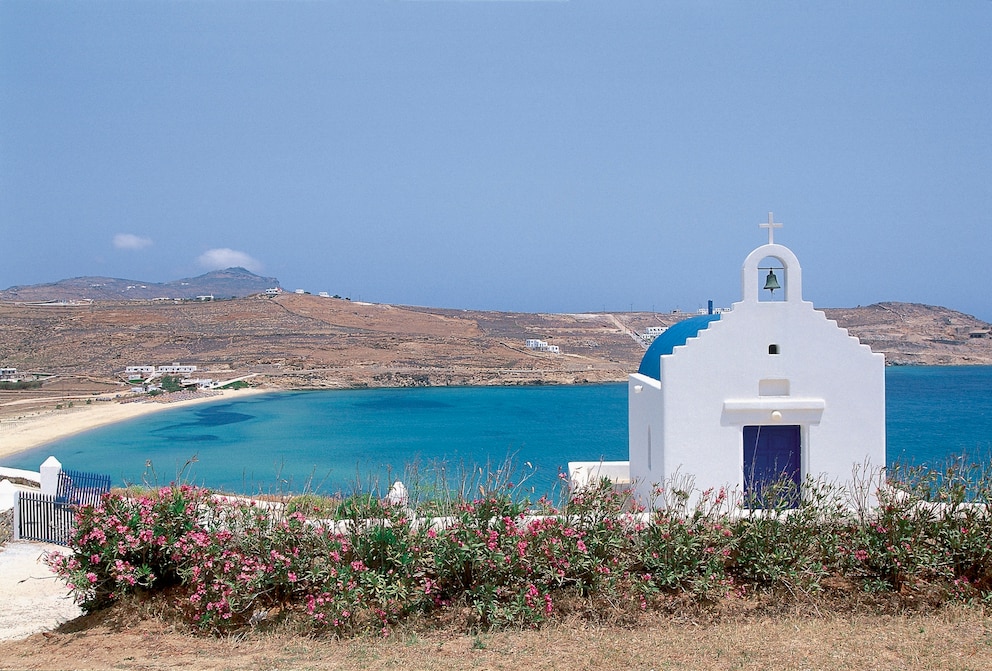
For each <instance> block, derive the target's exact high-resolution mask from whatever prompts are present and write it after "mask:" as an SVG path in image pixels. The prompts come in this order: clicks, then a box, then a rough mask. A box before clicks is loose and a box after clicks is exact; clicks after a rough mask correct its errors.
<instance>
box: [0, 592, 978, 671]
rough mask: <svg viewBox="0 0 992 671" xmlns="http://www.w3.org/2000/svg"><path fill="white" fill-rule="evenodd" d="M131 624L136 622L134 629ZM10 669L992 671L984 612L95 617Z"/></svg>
mask: <svg viewBox="0 0 992 671" xmlns="http://www.w3.org/2000/svg"><path fill="white" fill-rule="evenodd" d="M128 619H130V621H128ZM0 668H2V669H111V668H113V669H205V670H213V669H217V670H221V669H229V670H231V671H242V670H243V671H258V670H259V669H346V670H352V669H397V668H399V669H403V668H405V669H438V670H441V671H444V670H447V669H452V670H455V669H508V670H513V671H519V670H520V669H574V670H580V669H616V668H622V669H644V670H647V669H655V670H657V671H662V670H663V669H672V670H675V669H678V670H680V671H682V670H686V669H811V670H820V669H823V670H826V669H830V670H843V669H872V670H875V669H878V670H882V669H885V670H888V669H935V670H936V669H940V670H946V671H959V670H960V671H964V670H977V669H990V668H992V627H990V622H989V620H988V618H986V617H984V616H983V615H982V614H981V612H980V611H978V610H975V609H966V608H963V607H962V608H952V609H949V610H945V611H943V612H941V613H939V614H936V615H892V616H868V615H831V616H824V617H802V616H798V615H794V616H777V617H768V616H763V615H753V616H742V617H735V618H732V619H729V620H724V621H717V622H708V623H704V622H696V621H692V620H687V619H675V618H672V617H666V616H660V615H653V616H648V617H645V618H643V619H642V621H641V622H639V623H637V624H636V625H634V626H630V627H619V626H591V625H588V624H586V623H584V622H581V621H579V622H566V623H562V624H555V625H551V626H547V627H545V628H543V629H540V630H527V631H512V632H502V633H482V634H466V633H461V632H452V631H448V632H433V633H424V632H415V631H409V632H405V633H399V634H395V635H394V636H392V637H390V638H388V639H370V638H360V639H355V640H326V639H315V638H311V637H305V636H298V635H293V634H292V633H291V632H273V633H269V634H251V635H248V636H240V637H232V638H209V637H207V638H202V637H193V636H190V635H187V634H183V633H180V632H177V631H175V630H173V629H171V628H170V627H169V626H168V625H166V624H164V623H163V622H161V621H159V620H156V619H151V620H142V621H136V619H135V617H134V615H133V613H132V615H131V617H130V618H128V617H126V616H121V615H116V616H115V615H107V614H103V615H95V616H90V617H89V618H83V619H81V620H79V621H76V622H73V623H69V624H68V625H66V626H64V627H62V628H61V629H60V630H58V631H56V632H52V633H46V634H35V635H34V636H31V637H30V638H27V639H25V640H22V641H16V642H6V643H0Z"/></svg>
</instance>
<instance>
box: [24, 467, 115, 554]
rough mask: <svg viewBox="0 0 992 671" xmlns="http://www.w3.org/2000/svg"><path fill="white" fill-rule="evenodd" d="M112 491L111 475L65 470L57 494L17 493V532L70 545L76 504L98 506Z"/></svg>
mask: <svg viewBox="0 0 992 671" xmlns="http://www.w3.org/2000/svg"><path fill="white" fill-rule="evenodd" d="M109 491H110V476H109V475H101V474H99V473H84V472H82V471H61V472H60V473H59V483H58V489H57V493H56V495H55V496H51V495H48V494H42V493H41V492H25V491H21V492H19V493H18V496H17V506H16V509H15V515H14V532H15V535H16V537H17V538H25V539H29V540H35V541H43V542H45V543H55V544H57V545H66V546H68V545H69V540H70V539H71V538H72V531H73V528H74V527H75V522H76V508H78V507H79V506H97V505H100V500H101V499H102V498H103V495H104V494H106V493H107V492H109Z"/></svg>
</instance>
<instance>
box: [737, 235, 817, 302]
mask: <svg viewBox="0 0 992 671" xmlns="http://www.w3.org/2000/svg"><path fill="white" fill-rule="evenodd" d="M767 257H771V258H773V259H775V260H777V261H778V262H779V263H781V264H782V275H783V276H782V277H781V278H778V279H779V282H780V283H781V285H782V288H783V290H784V292H785V299H784V300H785V302H787V303H788V302H800V301H802V299H803V271H802V268H801V267H800V266H799V259H798V258H796V255H795V254H793V253H792V250H790V249H789V248H788V247H785V246H783V245H776V244H774V243H773V244H768V245H762V246H761V247H758V248H757V249H755V250H754V251H753V252H751V253H750V254H748V255H747V258H746V259H744V265H743V267H742V268H741V299H742V300H743V301H744V302H745V303H757V302H758V301H759V300H760V297H761V291H762V287H764V286H765V285H764V282H765V279H766V278H765V277H764V276H762V275H761V271H760V270H759V268H761V267H763V266H762V263H761V262H762V261H763V260H764V259H766V258H767Z"/></svg>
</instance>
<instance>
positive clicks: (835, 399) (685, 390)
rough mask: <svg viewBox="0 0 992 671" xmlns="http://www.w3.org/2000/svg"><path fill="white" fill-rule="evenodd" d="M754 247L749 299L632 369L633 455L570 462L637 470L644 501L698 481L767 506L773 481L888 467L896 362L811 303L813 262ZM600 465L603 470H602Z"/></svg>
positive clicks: (633, 477)
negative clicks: (806, 280)
mask: <svg viewBox="0 0 992 671" xmlns="http://www.w3.org/2000/svg"><path fill="white" fill-rule="evenodd" d="M780 226H781V224H778V223H774V221H773V217H772V215H771V214H769V215H768V222H767V223H763V224H761V227H762V228H767V229H768V243H767V244H765V245H762V246H760V247H758V248H757V249H755V250H754V251H752V252H751V253H750V254H748V256H747V258H746V259H745V260H744V265H743V267H742V269H741V293H742V296H741V301H740V302H738V303H734V304H733V306H732V308H731V309H730V310H729V311H727V312H723V313H720V314H712V315H702V316H697V317H692V318H690V319H687V320H685V321H682V322H679V323H677V324H674V325H673V326H671V327H670V328H669V329H668V330H666V331H665V332H664V333H662V334H661V335H660V336H658V337H657V338H656V339H655V340H654V342H653V343H652V344H651V346H650V347H649V348H648V350H647V352H646V353H645V355H644V358H643V360H642V361H641V365H640V368H639V369H638V371H637V372H636V373H634V374H632V375H630V376H629V381H628V394H629V397H628V413H629V419H628V421H629V446H630V461H629V463H627V464H624V463H623V462H613V463H612V464H611V463H603V464H600V465H599V467H598V469H597V468H596V467H595V466H594V465H593V464H589V463H586V464H570V471H573V473H576V472H581V471H582V470H583V469H585V470H586V471H587V472H588V473H587V475H586V477H587V478H588V477H600V476H607V477H613V478H614V479H615V480H620V479H624V474H623V473H621V472H620V471H627V477H628V478H629V481H630V482H631V483H632V485H633V486H634V488H635V491H636V493H637V496H638V498H639V499H640V500H641V501H642V502H645V503H647V502H649V501H651V500H652V497H651V492H652V489H653V488H654V486H655V485H664V484H665V483H670V482H672V481H673V479H674V478H676V477H683V478H684V477H687V476H688V477H690V478H691V479H692V480H693V481H694V484H695V487H696V488H697V490H701V489H705V488H709V487H714V488H719V487H724V486H726V487H728V488H730V490H731V491H732V492H735V493H736V494H737V495H740V496H742V497H743V500H744V501H752V502H755V501H757V502H759V503H758V504H755V507H760V501H761V500H762V499H761V495H762V488H763V487H764V486H765V485H766V484H768V483H769V482H770V481H776V480H781V479H783V478H784V479H787V480H791V481H792V482H793V483H794V484H795V488H796V491H797V492H798V493H799V494H801V487H802V483H803V482H804V481H805V480H806V478H807V477H811V478H814V479H822V480H824V481H826V482H831V483H837V484H841V485H844V484H846V483H849V482H850V481H851V479H852V477H855V474H856V473H858V472H861V473H867V472H869V471H871V470H874V471H875V472H878V470H879V469H881V468H884V466H885V359H884V357H883V355H881V354H876V353H873V352H872V351H871V349H870V348H869V347H868V346H866V345H862V344H861V343H860V342H859V341H858V339H857V338H855V337H853V336H850V335H848V333H847V331H846V330H844V329H842V328H840V327H838V326H837V324H836V323H835V322H833V321H830V320H828V319H827V318H826V316H825V315H824V314H823V313H822V312H819V311H817V310H814V309H813V304H812V303H810V302H807V301H804V300H803V296H802V269H801V268H800V266H799V260H798V259H797V258H796V255H795V254H793V253H792V251H791V250H790V249H789V248H787V247H785V246H783V245H781V244H776V243H775V240H774V234H775V229H776V228H779V227H780ZM593 471H601V472H599V473H598V474H597V473H596V472H593Z"/></svg>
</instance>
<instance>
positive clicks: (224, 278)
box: [0, 267, 280, 301]
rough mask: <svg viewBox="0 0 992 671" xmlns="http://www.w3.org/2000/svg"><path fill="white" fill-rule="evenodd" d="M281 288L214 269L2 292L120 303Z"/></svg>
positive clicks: (10, 297)
mask: <svg viewBox="0 0 992 671" xmlns="http://www.w3.org/2000/svg"><path fill="white" fill-rule="evenodd" d="M273 287H276V288H280V285H279V280H278V279H276V278H275V277H262V276H260V275H256V274H255V273H253V272H251V271H249V270H246V269H244V268H240V267H236V268H227V269H226V270H214V271H211V272H209V273H204V274H203V275H198V276H197V277H187V278H184V279H181V280H173V281H171V282H143V281H139V280H126V279H120V278H116V277H73V278H71V279H67V280H59V281H58V282H52V283H49V284H31V285H25V286H15V287H10V288H9V289H4V290H2V291H0V300H4V301H79V300H93V301H119V300H153V299H155V298H180V299H187V298H196V297H197V296H214V297H216V298H243V297H245V296H250V295H252V294H257V293H261V292H263V291H265V290H266V289H269V288H273Z"/></svg>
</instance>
